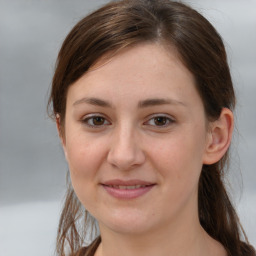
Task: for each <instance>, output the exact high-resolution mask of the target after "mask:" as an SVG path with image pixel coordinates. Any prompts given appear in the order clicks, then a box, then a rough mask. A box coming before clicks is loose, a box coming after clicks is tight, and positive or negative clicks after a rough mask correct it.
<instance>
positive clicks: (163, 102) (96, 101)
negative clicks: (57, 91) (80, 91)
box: [73, 97, 186, 108]
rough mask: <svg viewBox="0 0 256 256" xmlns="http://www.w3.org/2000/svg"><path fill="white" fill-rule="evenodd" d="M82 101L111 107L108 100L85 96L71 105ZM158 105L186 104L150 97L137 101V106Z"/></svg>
mask: <svg viewBox="0 0 256 256" xmlns="http://www.w3.org/2000/svg"><path fill="white" fill-rule="evenodd" d="M82 103H87V104H90V105H94V106H99V107H107V108H113V106H112V104H111V103H110V102H108V101H105V100H102V99H99V98H86V97H85V98H82V99H80V100H77V101H75V102H74V103H73V106H76V105H79V104H82ZM159 105H181V106H186V104H184V103H183V102H181V101H178V100H174V99H169V98H166V99H163V98H152V99H146V100H142V101H139V103H138V108H146V107H152V106H159Z"/></svg>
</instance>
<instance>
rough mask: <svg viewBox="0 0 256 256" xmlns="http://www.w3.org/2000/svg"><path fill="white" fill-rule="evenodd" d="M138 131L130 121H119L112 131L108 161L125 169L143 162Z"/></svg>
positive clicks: (143, 157)
mask: <svg viewBox="0 0 256 256" xmlns="http://www.w3.org/2000/svg"><path fill="white" fill-rule="evenodd" d="M138 137H139V136H138V131H137V129H136V127H134V126H133V125H132V124H131V123H130V122H128V121H126V122H122V123H120V124H119V125H118V126H117V127H116V128H115V129H114V131H113V134H112V140H111V142H110V143H111V145H110V150H109V153H108V161H109V163H111V164H112V165H114V166H116V167H117V168H119V169H122V170H126V169H130V168H132V167H134V166H136V165H140V164H142V163H143V162H144V160H145V156H144V153H143V151H142V149H141V145H140V142H139V140H138V139H139V138H138Z"/></svg>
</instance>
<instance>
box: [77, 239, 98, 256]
mask: <svg viewBox="0 0 256 256" xmlns="http://www.w3.org/2000/svg"><path fill="white" fill-rule="evenodd" d="M100 243H101V238H100V237H97V238H96V239H95V240H94V241H93V242H92V243H91V244H90V245H89V246H86V247H82V248H81V249H79V250H78V251H77V252H76V253H75V255H72V256H94V254H95V252H96V250H97V248H98V246H99V244H100Z"/></svg>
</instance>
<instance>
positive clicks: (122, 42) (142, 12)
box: [49, 0, 255, 256]
mask: <svg viewBox="0 0 256 256" xmlns="http://www.w3.org/2000/svg"><path fill="white" fill-rule="evenodd" d="M143 42H152V43H153V42H160V43H163V44H165V45H166V46H167V47H168V45H171V46H174V47H175V48H176V49H177V51H178V53H179V56H180V59H181V60H182V62H183V63H184V65H185V66H186V67H187V68H188V69H189V70H190V71H191V73H192V74H193V75H194V78H195V80H196V87H197V90H198V93H199V94H200V96H201V99H202V101H203V104H204V108H205V113H206V116H207V118H208V119H209V120H210V121H211V120H216V119H218V118H219V116H220V113H221V110H222V108H224V107H226V108H229V109H231V110H233V108H234V106H235V94H234V90H233V85H232V79H231V76H230V71H229V66H228V63H227V56H226V51H225V48H224V45H223V42H222V39H221V37H220V35H219V34H218V32H217V31H216V30H215V29H214V27H213V26H212V25H211V24H210V23H209V22H208V21H207V20H206V19H205V18H204V17H203V16H202V15H201V14H199V13H198V12H197V11H195V10H194V9H192V8H190V7H188V6H187V5H184V4H182V3H180V2H175V1H169V0H151V1H150V0H122V1H114V2H110V3H109V4H107V5H105V6H103V7H102V8H100V9H98V10H96V11H95V12H93V13H91V14H90V15H88V16H87V17H85V18H84V19H82V20H81V21H80V22H79V23H78V24H77V25H76V26H75V27H74V28H73V29H72V31H71V32H70V33H69V34H68V36H67V37H66V39H65V41H64V43H63V45H62V47H61V50H60V52H59V55H58V59H57V64H56V70H55V74H54V77H53V81H52V90H51V95H50V98H49V106H52V114H53V116H56V115H59V116H60V120H61V125H62V126H64V121H65V109H66V96H67V91H68V88H69V86H70V85H71V84H73V83H74V82H75V81H76V80H78V79H79V78H80V77H81V76H82V75H84V74H85V73H86V71H87V70H88V69H89V68H90V67H91V66H92V65H93V64H94V63H95V62H96V61H97V60H98V59H99V58H100V57H102V56H103V55H105V54H106V53H109V52H116V51H118V50H120V49H123V48H125V47H128V46H129V47H131V46H134V45H136V44H139V43H143ZM63 129H64V128H63ZM227 160H228V152H227V153H226V155H225V156H224V157H223V158H222V159H221V160H220V161H219V162H217V163H215V164H213V165H203V167H202V172H201V176H200V180H199V192H198V212H199V218H200V223H201V225H202V227H203V228H204V229H205V230H206V231H207V232H208V234H209V235H210V236H212V237H213V238H214V239H216V240H218V241H219V242H220V243H222V245H223V246H224V247H225V249H226V250H227V252H228V255H230V256H231V255H232V256H235V255H239V256H240V255H244V256H252V255H255V251H254V249H253V247H252V246H250V245H249V242H248V240H247V238H246V235H245V233H244V231H243V229H242V226H241V225H240V222H239V219H238V216H237V214H236V211H235V209H234V207H233V206H232V203H231V201H230V199H229V196H228V194H227V192H226V189H225V187H224V184H223V179H224V170H225V167H226V165H227ZM79 218H80V220H81V219H82V222H81V221H80V222H79V221H77V220H78V219H79ZM90 220H91V217H90V216H89V214H88V212H87V211H86V210H85V209H83V207H82V206H81V203H80V202H79V201H78V199H77V197H76V195H75V193H74V191H73V189H72V186H69V189H68V192H67V196H66V201H65V205H64V208H63V212H62V215H61V219H60V223H59V230H58V237H57V255H60V256H64V255H67V254H65V247H68V251H69V252H70V254H71V255H75V252H77V251H79V249H81V247H82V245H83V243H84V239H85V236H86V232H87V233H90V232H91V231H90V230H89V229H88V223H90ZM78 225H80V226H78ZM96 234H97V232H96ZM242 240H245V242H243V241H242ZM99 241H100V238H97V239H96V241H95V243H94V245H93V246H91V247H90V248H91V250H92V251H91V254H90V253H89V252H87V253H89V254H88V255H93V252H94V250H95V246H96V245H97V244H99ZM80 255H84V252H83V251H80Z"/></svg>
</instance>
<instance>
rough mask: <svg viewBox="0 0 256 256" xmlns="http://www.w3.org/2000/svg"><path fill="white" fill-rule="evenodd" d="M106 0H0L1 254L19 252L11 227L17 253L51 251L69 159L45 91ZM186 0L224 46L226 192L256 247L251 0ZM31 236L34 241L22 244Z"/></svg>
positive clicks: (255, 47) (255, 57) (255, 24)
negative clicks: (229, 139) (227, 79)
mask: <svg viewBox="0 0 256 256" xmlns="http://www.w3.org/2000/svg"><path fill="white" fill-rule="evenodd" d="M105 2H107V1H103V0H102V1H92V0H91V1H87V0H86V1H85V0H74V1H67V0H62V1H61V0H41V1H39V0H0V255H5V256H8V255H17V253H16V251H15V249H14V248H10V244H11V243H10V241H11V239H13V234H14V233H15V234H16V236H17V234H20V236H19V239H18V240H19V241H20V248H19V253H20V255H27V256H29V255H50V253H49V252H50V251H52V248H53V244H54V241H53V242H52V240H53V239H54V236H55V229H56V225H57V224H56V223H57V219H58V215H59V208H60V204H61V199H62V197H63V194H64V191H65V176H66V171H67V165H66V163H65V160H64V156H63V153H62V149H61V146H60V143H59V140H58V136H57V132H56V128H55V124H54V123H53V122H52V121H51V120H50V119H49V118H48V117H47V114H46V105H47V96H48V91H49V87H50V83H51V78H52V75H53V71H54V65H55V59H56V57H57V53H58V50H59V48H60V45H61V43H62V41H63V39H64V38H65V36H66V34H67V33H68V32H69V31H70V29H71V28H72V27H73V26H74V25H75V24H76V23H77V22H78V20H79V19H80V18H82V17H83V16H84V15H85V14H87V13H88V12H89V11H92V10H94V9H95V8H96V7H98V6H100V5H101V4H102V3H105ZM185 2H187V3H189V4H190V5H191V6H192V7H195V8H196V9H197V10H199V11H200V12H201V13H202V14H203V15H204V16H205V17H207V18H208V19H209V20H210V21H211V22H212V23H213V25H214V26H215V27H216V28H217V30H218V31H219V32H220V34H221V35H222V37H223V39H224V42H225V45H226V47H227V52H228V57H229V62H230V66H231V71H232V75H233V80H234V85H235V88H236V91H237V96H238V105H237V111H236V122H237V123H236V127H237V131H236V133H235V136H234V143H233V146H232V166H231V171H230V173H229V177H230V179H229V180H230V183H231V186H229V187H230V188H229V191H230V193H231V194H232V195H233V199H234V203H235V205H236V206H237V209H238V212H239V214H240V216H241V220H242V222H243V223H244V226H245V229H246V231H247V232H248V236H249V238H250V240H251V242H252V243H253V244H254V245H256V232H255V230H256V223H255V222H256V221H255V218H256V209H255V208H256V171H255V168H256V167H255V166H256V135H255V132H256V82H255V81H256V0H243V1H242V0H215V1H210V0H207V1H203V0H194V1H193V0H191V1H185ZM242 180H243V182H242ZM242 183H243V188H242ZM32 234H33V235H32ZM35 234H37V235H35ZM22 238H23V240H24V239H25V240H24V242H21V241H23V240H22ZM33 239H34V240H33ZM32 241H33V243H32V244H34V247H33V246H32V247H31V244H30V247H29V246H27V245H25V243H31V242H32ZM50 241H51V242H50ZM16 243H17V241H16ZM35 245H36V246H35ZM37 246H41V247H43V248H44V250H43V251H40V253H41V254H40V253H39V252H38V251H37V252H36V253H35V252H34V251H33V248H34V249H36V248H37ZM25 248H29V250H28V251H26V249H25ZM49 248H50V249H49ZM22 250H23V251H22ZM3 252H4V254H2V253H3ZM22 252H23V253H22ZM46 252H47V253H48V254H46Z"/></svg>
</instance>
